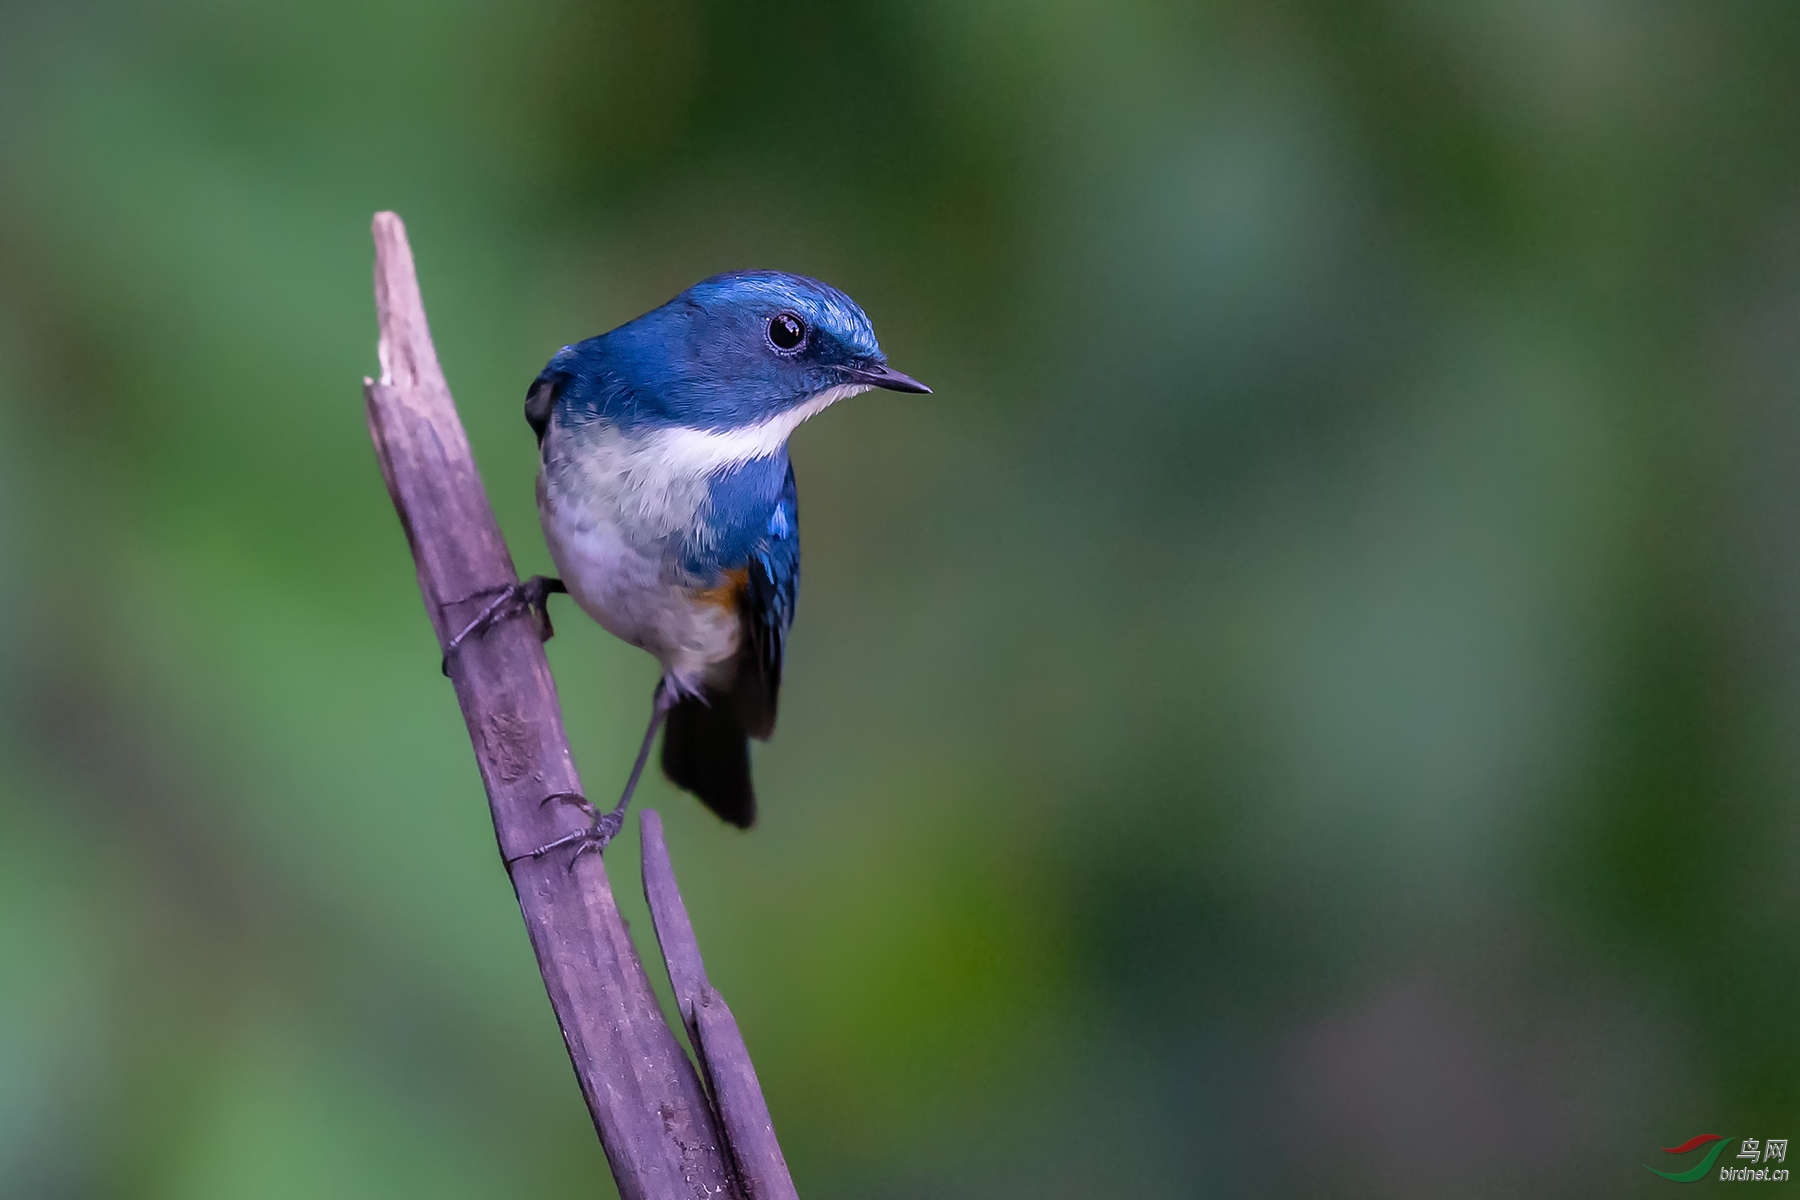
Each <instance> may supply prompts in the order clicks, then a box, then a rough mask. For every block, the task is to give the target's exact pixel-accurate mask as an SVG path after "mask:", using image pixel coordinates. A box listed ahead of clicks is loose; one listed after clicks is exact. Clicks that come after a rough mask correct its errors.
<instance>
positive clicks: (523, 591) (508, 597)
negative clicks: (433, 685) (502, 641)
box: [443, 575, 569, 675]
mask: <svg viewBox="0 0 1800 1200" xmlns="http://www.w3.org/2000/svg"><path fill="white" fill-rule="evenodd" d="M568 590H569V589H568V588H566V587H564V586H563V581H562V580H560V579H552V578H550V577H549V576H548V575H533V576H532V577H531V578H530V579H527V580H525V581H524V582H522V583H512V584H508V585H507V586H506V587H503V588H501V589H500V594H499V595H497V596H495V597H494V598H493V599H492V600H490V601H489V602H488V604H487V607H486V608H483V609H482V610H481V611H480V612H479V613H476V614H475V619H474V620H473V621H470V622H469V623H468V624H467V625H465V626H463V628H462V632H461V633H458V634H457V635H456V636H455V637H453V638H451V639H450V644H449V645H448V646H445V647H444V661H443V670H444V674H446V675H448V674H449V673H450V656H451V655H452V654H455V653H456V652H457V650H458V649H460V648H461V647H462V644H463V643H464V642H466V641H468V640H469V639H470V638H472V637H479V636H481V635H482V634H483V633H486V632H487V631H488V630H489V629H491V628H493V626H495V625H497V624H499V623H500V622H501V621H504V620H506V619H507V618H508V617H514V616H517V615H518V614H520V613H529V614H531V618H532V623H533V624H535V625H536V626H537V631H538V639H539V640H540V641H545V642H547V641H549V640H550V639H551V638H553V637H555V636H556V629H555V628H554V627H553V626H552V625H551V624H550V594H551V593H552V592H564V593H566V592H567V591H568ZM476 594H477V595H481V594H482V593H479V592H478V593H476ZM471 598H472V597H471Z"/></svg>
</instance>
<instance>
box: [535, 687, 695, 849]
mask: <svg viewBox="0 0 1800 1200" xmlns="http://www.w3.org/2000/svg"><path fill="white" fill-rule="evenodd" d="M675 700H676V692H675V689H674V688H672V687H670V686H669V681H668V680H667V679H661V680H658V681H657V684H656V693H655V695H654V696H652V697H651V701H650V725H649V728H647V729H645V730H644V741H643V744H642V745H640V746H639V747H638V753H637V761H636V762H635V763H633V764H632V765H631V778H629V779H627V780H626V781H625V793H624V795H622V796H620V797H619V802H618V804H616V805H614V806H613V810H612V811H611V812H605V813H602V812H596V811H595V810H594V806H593V804H592V803H590V802H589V801H588V799H587V797H586V796H582V795H580V794H578V793H575V792H555V793H553V794H551V795H549V796H545V797H544V803H545V804H548V803H550V801H552V800H566V801H568V802H570V803H572V804H576V805H579V806H580V807H581V808H582V809H584V810H586V812H587V814H588V816H589V818H590V819H591V820H592V822H593V824H591V825H589V826H588V828H586V829H577V830H576V831H575V832H574V833H569V834H564V835H563V836H562V837H559V838H557V839H556V840H555V841H554V842H547V843H545V844H544V845H542V846H539V847H538V848H537V849H536V850H533V851H531V852H530V853H529V854H527V855H525V857H527V858H542V857H544V855H546V854H548V853H550V852H551V851H552V850H560V849H562V848H563V847H564V846H570V845H573V846H574V847H575V854H574V856H573V857H571V858H570V859H569V869H570V870H571V871H573V870H574V869H575V863H576V861H577V860H578V859H580V858H581V856H582V855H583V854H586V853H587V852H588V851H589V850H595V851H601V850H605V849H606V844H607V843H608V842H610V841H612V840H613V839H614V838H615V837H617V836H618V835H619V830H621V829H623V828H624V827H625V809H626V806H627V805H629V804H630V803H631V794H632V793H633V792H635V791H637V785H638V778H639V777H640V776H642V775H643V773H644V764H645V763H647V762H649V761H650V747H651V746H652V745H654V744H655V742H656V731H657V730H659V729H661V728H662V723H663V719H664V718H665V717H667V716H668V715H669V710H670V709H671V708H674V707H675ZM513 861H514V862H517V861H518V860H517V859H514V860H513Z"/></svg>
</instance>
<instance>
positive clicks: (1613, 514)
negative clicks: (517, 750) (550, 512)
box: [0, 0, 1800, 1200]
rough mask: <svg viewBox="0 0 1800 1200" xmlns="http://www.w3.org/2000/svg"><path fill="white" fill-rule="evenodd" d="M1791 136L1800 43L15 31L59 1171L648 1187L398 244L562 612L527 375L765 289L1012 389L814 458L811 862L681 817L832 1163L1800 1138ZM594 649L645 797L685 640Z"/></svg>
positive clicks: (14, 451) (6, 438)
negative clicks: (660, 712) (544, 863)
mask: <svg viewBox="0 0 1800 1200" xmlns="http://www.w3.org/2000/svg"><path fill="white" fill-rule="evenodd" d="M1797 151H1800V8H1796V7H1795V6H1794V5H1792V4H1790V3H1775V2H1763V3H1756V2H1750V0H1718V2H1716V3H1710V4H1697V3H1686V4H1681V3H1654V2H1644V3H1628V2H1626V0H1492V2H1489V3H1479V2H1475V0H1443V2H1436V3H1433V2H1430V0H1387V2H1358V3H1321V2H1319V0H1277V2H1272V3H1270V2H1265V3H1246V2H1228V0H1220V2H1217V3H1206V4H1187V5H1182V4H1170V3H1164V2H1160V0H1134V2H1130V3H1127V2H1123V0H1115V2H1114V3H1111V4H1106V5H1100V4H1087V5H1082V4H1074V3H1045V4H1018V3H1006V2H1004V0H1000V2H996V0H965V2H960V3H949V2H946V0H926V2H921V3H897V2H892V0H889V2H885V3H869V4H861V5H855V6H849V5H845V6H841V7H833V6H827V5H824V4H817V3H806V2H797V0H766V2H764V3H760V4H753V5H752V4H740V5H733V4H727V3H721V2H707V0H666V2H664V3H659V4H656V5H645V6H641V7H640V6H633V7H621V6H608V5H605V4H588V3H581V2H578V0H531V2H523V3H521V2H515V3H511V4H480V3H474V2H471V0H460V2H449V3H442V4H436V5H427V4H408V3H404V2H401V0H374V2H371V3H360V4H352V3H345V2H343V0H321V2H319V3H314V4H310V5H299V4H292V5H275V4H259V5H249V4H231V3H225V2H223V0H179V2H175V3H162V4H133V3H128V2H123V0H74V2H71V3H53V2H52V0H6V3H5V4H4V7H3V8H0V1195H4V1196H7V1197H15V1196H16V1197H31V1198H38V1197H43V1198H64V1197H67V1198H75V1197H134V1198H135V1197H149V1198H163V1197H167V1198H171V1200H174V1198H181V1200H189V1198H192V1200H215V1198H216V1200H238V1198H244V1197H250V1198H261V1197H270V1198H275V1200H282V1198H287V1197H295V1198H299V1197H309V1198H310V1197H332V1198H334V1200H335V1198H349V1200H359V1198H362V1197H394V1196H409V1197H410V1196H423V1197H448V1198H459V1197H470V1198H477V1197H479V1198H484V1200H485V1198H491V1197H497V1196H530V1197H540V1198H541V1197H563V1196H567V1197H576V1196H594V1195H607V1194H610V1193H611V1187H612V1185H611V1183H610V1180H609V1179H608V1178H607V1176H606V1171H605V1165H604V1161H603V1159H602V1156H601V1154H600V1152H599V1149H598V1147H597V1144H596V1142H595V1139H594V1136H593V1133H592V1131H591V1128H590V1126H589V1124H588V1118H587V1115H586V1112H585V1111H584V1109H583V1107H582V1105H581V1101H580V1097H579V1095H578V1093H577V1090H576V1087H575V1083H574V1079H573V1076H572V1074H571V1072H570V1070H569V1067H568V1063H567V1060H566V1057H565V1055H564V1052H563V1048H562V1046H561V1043H560V1041H559V1039H558V1036H557V1033H556V1028H555V1025H554V1023H553V1021H552V1019H551V1016H550V1013H549V1010H548V1006H547V1004H546V1002H545V1000H544V996H543V992H542V987H541V984H540V982H539V980H538V978H537V975H536V972H535V970H534V968H533V964H532V960H531V956H530V952H529V949H528V947H527V944H526V939H525V936H524V931H523V928H522V926H521V923H520V921H519V917H518V913H517V909H516V907H515V904H514V901H513V898H512V895H511V892H510V889H509V886H508V884H507V881H506V877H505V875H504V873H503V872H502V870H501V868H500V865H499V863H498V861H497V858H496V855H495V852H494V843H493V834H492V830H491V827H490V825H489V822H488V816H487V812H486V808H485V805H484V802H483V798H482V794H481V790H480V785H479V783H478V780H477V777H476V772H475V769H474V765H473V761H472V757H471V754H470V751H469V748H468V745H467V742H466V740H465V737H464V733H463V726H462V722H461V720H460V717H459V715H458V713H457V710H456V705H455V701H454V699H453V697H452V695H451V691H450V688H449V686H448V684H447V683H446V682H445V681H444V680H443V679H442V678H441V677H440V675H439V674H438V670H437V650H436V647H435V646H434V644H433V642H432V639H431V634H430V631H429V628H428V626H427V624H426V621H425V619H424V616H423V613H422V610H421V606H420V602H419V598H418V595H417V592H416V588H415V585H414V580H413V574H412V568H411V565H410V563H409V561H408V559H407V557H406V549H405V543H404V541H403V539H402V537H401V534H400V530H399V527H398V525H397V523H396V521H395V519H394V515H393V512H392V510H391V508H390V506H389V503H388V500H387V497H386V495H385V493H384V492H383V489H382V487H381V483H380V480H379V478H378V475H377V472H376V469H375V463H374V459H373V455H372V453H371V450H370V447H369V444H368V438H367V435H366V432H365V430H364V425H363V417H362V399H361V395H360V390H359V381H360V379H361V377H362V376H363V375H364V374H366V373H369V372H371V371H373V370H374V368H375V355H374V345H375V328H374V317H373V312H372V302H371V297H370V262H371V250H370V244H369V237H368V222H369V217H370V214H371V213H372V212H373V211H375V210H376V209H378V208H393V209H396V210H397V211H399V212H400V213H401V214H402V215H403V216H404V217H405V219H406V220H407V222H408V224H409V227H410V230H411V234H412V239H413V245H414V248H415V251H416V253H417V255H418V258H419V263H420V269H421V274H422V280H423V285H424V289H425V296H426V300H427V303H428V305H429V307H430V311H431V316H432V319H433V327H434V332H435V334H436V338H437V343H438V347H439V351H440V353H441V355H442V358H443V360H444V363H445V367H446V370H447V371H448V374H449V377H450V381H451V384H452V387H453V388H454V390H455V393H456V395H457V397H458V400H459V401H460V404H461V408H462V414H463V418H464V420H465V422H466V423H467V425H468V428H469V433H470V437H471V439H472V441H473V443H474V447H475V451H476V454H477V457H478V459H479V461H480V463H481V466H482V469H483V471H484V474H485V477H486V480H487V484H488V489H489V492H490V495H491V496H492V498H493V500H494V503H495V505H496V507H497V509H498V510H499V513H500V517H501V520H502V523H503V525H504V526H505V528H506V530H507V532H508V534H509V536H510V537H511V539H512V544H513V548H514V552H515V555H516V557H517V559H518V561H519V563H520V566H521V568H522V569H525V570H539V569H544V568H546V567H547V565H548V559H547V555H546V554H545V552H544V549H543V544H542V540H541V537H540V535H539V533H538V530H537V523H536V517H535V513H534V511H533V508H532V499H531V496H532V484H531V474H532V470H533V460H534V450H533V444H532V438H531V435H530V432H529V430H528V429H527V428H526V426H525V423H524V421H523V419H522V418H521V413H520V406H521V403H522V399H523V394H524V387H525V384H526V383H527V381H529V380H530V378H531V377H532V376H533V375H534V374H535V372H536V371H537V369H538V368H539V366H540V365H541V364H542V363H543V361H544V360H545V359H546V358H547V357H548V356H549V355H550V354H551V353H552V352H554V351H555V350H556V348H557V347H559V346H561V345H562V344H564V343H566V342H569V341H573V340H576V339H578V338H581V337H584V336H587V335H590V334H593V333H596V332H599V331H601V330H604V329H607V328H610V327H611V326H613V325H615V324H617V323H619V322H621V321H623V320H625V319H627V318H629V317H631V316H633V315H635V314H637V313H638V312H641V311H643V310H644V309H646V308H649V307H651V306H653V305H655V304H658V303H660V302H661V301H663V300H665V299H666V298H668V297H669V296H670V295H672V294H674V293H675V292H676V291H678V290H680V289H681V288H682V287H685V286H686V285H687V284H688V283H691V282H692V281H694V280H696V279H698V278H700V277H702V276H705V275H709V274H712V273H714V272H716V271H720V270H726V269H731V268H738V267H753V266H768V267H779V268H784V269H788V270H793V271H801V272H805V273H809V274H814V275H818V276H821V277H823V278H825V279H829V280H831V281H833V282H834V283H837V284H838V285H840V286H842V287H844V288H845V289H846V290H848V291H849V292H850V293H851V294H852V295H854V296H855V297H857V299H858V300H859V301H861V302H862V304H863V305H864V307H865V308H867V310H868V311H869V312H870V314H871V315H872V316H873V318H874V320H875V323H876V326H877V328H878V329H879V331H880V333H881V337H882V340H883V344H884V345H885V347H886V348H887V350H888V352H889V354H890V355H891V356H892V359H893V361H894V363H895V365H896V366H898V367H900V368H901V369H903V370H906V371H908V372H912V373H914V374H917V375H918V376H919V377H921V378H923V379H925V380H927V381H928V382H930V383H931V384H933V385H934V386H935V387H936V389H937V392H936V394H935V395H933V396H930V397H919V398H911V397H900V396H890V395H886V394H875V395H871V396H868V397H865V398H862V399H859V400H857V401H856V402H854V403H851V404H846V405H844V406H842V407H841V408H839V409H837V410H834V411H833V412H832V413H831V414H829V416H828V417H826V418H824V419H822V420H820V421H818V422H815V423H814V424H813V425H811V426H809V427H807V428H806V429H804V430H803V431H802V432H801V433H800V434H799V435H798V437H797V438H796V444H795V451H794V454H795V459H796V463H797V469H798V472H799V475H800V478H801V481H802V485H801V491H802V524H803V527H804V529H805V535H806V571H805V581H804V587H803V590H802V600H801V606H800V620H799V623H798V625H797V627H796V632H795V634H794V637H793V641H792V644H791V662H790V667H789V675H788V683H787V687H786V688H785V690H784V697H783V699H784V701H785V705H784V712H783V717H782V728H781V732H780V735H779V736H778V737H777V738H776V740H775V741H774V742H773V743H772V744H770V745H769V746H767V747H765V748H760V749H759V750H758V756H757V772H758V776H759V780H760V787H761V791H762V794H763V801H764V817H763V820H762V823H761V825H760V827H759V828H758V829H756V830H755V831H754V833H752V834H749V835H739V834H737V833H736V832H734V831H732V830H729V829H726V828H724V827H722V826H720V825H719V824H718V823H717V822H716V821H714V820H713V819H712V818H711V817H710V816H708V815H707V814H706V813H705V812H703V811H702V810H701V809H700V808H699V807H698V805H696V804H695V803H694V802H693V801H691V800H690V799H688V798H687V797H685V796H681V795H679V794H677V793H675V792H673V790H672V789H670V788H669V787H668V785H667V784H666V783H664V782H663V781H662V780H660V779H658V780H656V781H655V782H654V783H652V784H651V785H650V786H649V787H648V788H647V789H646V791H645V792H643V793H640V794H641V795H643V797H644V802H645V803H646V804H647V805H651V806H654V807H656V808H658V809H659V810H660V811H662V812H663V813H664V815H665V817H666V819H667V821H668V825H669V831H670V838H671V843H672V848H673V852H674V856H675V860H676V866H677V868H678V870H679V872H680V874H681V878H682V880H683V884H684V888H685V891H686V894H687V898H688V903H689V906H690V908H691V909H692V911H693V913H694V916H695V919H696V923H697V925H698V927H699V931H700V936H701V941H702V945H703V947H704V948H705V950H706V952H707V956H708V960H709V965H710V967H711V970H712V975H713V978H714V980H715V982H716V983H717V984H718V985H719V986H720V988H721V990H722V991H723V992H724V993H725V994H726V995H727V996H728V997H729V998H730V1000H731V1002H732V1004H733V1006H734V1007H735V1009H736V1011H737V1013H738V1015H739V1018H740V1020H741V1021H742V1023H743V1025H744V1028H745V1032H746V1035H747V1037H748V1040H749V1042H750V1046H751V1049H752V1051H753V1052H754V1054H755V1056H756V1062H757V1066H758V1068H759V1070H760V1072H761V1075H762V1079H763V1082H764V1085H765V1088H766V1091H767V1093H768V1098H769V1101H770V1105H771V1107H772V1109H773V1111H774V1114H775V1118H776V1122H777V1126H778V1128H779V1131H780V1133H781V1135H782V1138H783V1141H784V1143H785V1146H786V1150H787V1155H788V1158H789V1161H790V1162H791V1163H792V1164H793V1167H794V1172H795V1176H796V1179H797V1182H798V1184H799V1187H800V1190H801V1193H802V1194H803V1195H807V1196H812V1197H825V1196H831V1197H851V1198H884V1200H885V1198H889V1197H893V1198H899V1197H983V1198H987V1197H1096V1196H1104V1197H1114V1196H1119V1197H1137V1196H1145V1197H1148V1196H1266V1195H1299V1196H1321V1197H1336V1196H1395V1197H1462V1196H1468V1197H1485V1196H1514V1195H1533V1196H1543V1195H1560V1196H1591V1195H1638V1194H1645V1193H1649V1192H1655V1191H1657V1190H1659V1189H1666V1188H1667V1187H1668V1186H1669V1185H1668V1184H1666V1183H1664V1182H1663V1181H1661V1180H1658V1179H1656V1178H1654V1177H1652V1176H1651V1175H1649V1174H1648V1173H1647V1172H1646V1171H1645V1170H1644V1169H1643V1165H1642V1164H1644V1163H1653V1164H1654V1165H1657V1166H1666V1165H1667V1162H1668V1161H1672V1160H1667V1159H1666V1156H1663V1155H1661V1154H1660V1153H1659V1152H1658V1150H1657V1149H1656V1147H1659V1146H1666V1145H1671V1144H1674V1143H1676V1142H1679V1141H1682V1140H1685V1139H1686V1138H1688V1137H1690V1136H1692V1135H1694V1134H1696V1133H1700V1132H1716V1133H1723V1134H1727V1135H1731V1136H1753V1137H1759V1138H1762V1137H1785V1136H1789V1135H1790V1134H1794V1135H1800V1044H1797V1038H1796V1034H1797V1029H1796V1022H1797V1020H1800V1003H1797V1002H1800V874H1797V873H1796V871H1795V869H1794V864H1795V859H1796V852H1797V850H1800V822H1797V820H1796V806H1795V804H1794V802H1793V801H1794V797H1795V788H1796V783H1797V782H1800V736H1796V730H1797V729H1800V533H1797V532H1796V531H1797V529H1800V525H1797V523H1796V519H1795V517H1796V507H1797V504H1800V406H1797V401H1800V345H1797V342H1800V338H1797V334H1800V153H1797ZM557 603H559V604H561V603H564V602H562V601H558V602H557ZM557 622H558V629H559V631H560V636H558V637H557V639H556V640H555V641H554V642H553V643H551V645H550V657H551V660H552V663H553V665H554V667H555V668H556V671H557V676H558V682H559V684H560V686H561V689H562V695H563V703H564V709H565V712H566V714H567V717H568V721H569V727H570V735H571V737H572V739H573V742H574V745H575V750H576V756H577V760H578V762H579V763H580V765H581V766H582V768H583V769H584V771H585V774H586V778H587V781H588V783H589V786H590V789H592V790H595V791H599V792H604V791H605V790H606V789H607V788H609V787H612V786H615V785H616V783H617V782H618V781H619V780H620V779H621V777H622V775H623V774H624V771H625V768H626V765H627V761H628V756H629V754H630V752H631V750H632V749H633V747H634V746H635V742H636V738H637V736H638V731H639V729H640V728H641V725H640V722H641V721H642V719H643V712H644V706H645V703H646V699H647V697H648V694H649V690H650V687H651V685H652V683H653V681H654V666H653V664H652V662H651V660H650V659H649V658H648V657H647V656H644V655H642V654H640V653H638V652H636V651H632V650H629V649H627V648H625V647H623V646H621V645H618V644H615V643H613V642H612V641H611V640H609V639H608V638H607V637H606V636H605V635H604V634H603V633H601V632H600V631H599V630H598V629H597V628H595V627H594V626H592V625H591V624H590V623H588V622H586V621H585V620H584V619H582V618H580V617H579V616H578V615H577V614H576V613H575V612H574V611H573V610H572V609H569V608H562V609H558V610H557ZM636 851H637V846H636V835H635V829H634V830H633V832H632V833H631V834H630V835H629V836H628V837H627V838H626V840H625V841H624V842H622V843H621V844H620V845H619V848H618V850H617V851H616V852H615V853H614V855H613V856H611V859H610V861H611V862H612V863H613V875H614V880H615V886H616V889H617V891H618V892H619V894H620V897H621V900H622V903H623V904H624V906H625V908H626V913H627V916H628V917H629V918H631V919H632V922H633V925H634V928H635V929H636V930H637V931H638V932H639V934H640V937H641V935H642V934H643V933H644V931H645V930H646V928H647V923H646V920H645V918H644V915H643V908H642V901H641V898H640V897H639V895H638V884H637V878H636V871H635V868H634V866H633V864H634V862H635V855H636ZM1659 1160H1664V1161H1659ZM1682 1161H1684V1162H1685V1161H1687V1160H1682ZM1727 1161H1729V1160H1727ZM1796 1166H1800V1163H1797V1164H1796Z"/></svg>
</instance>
